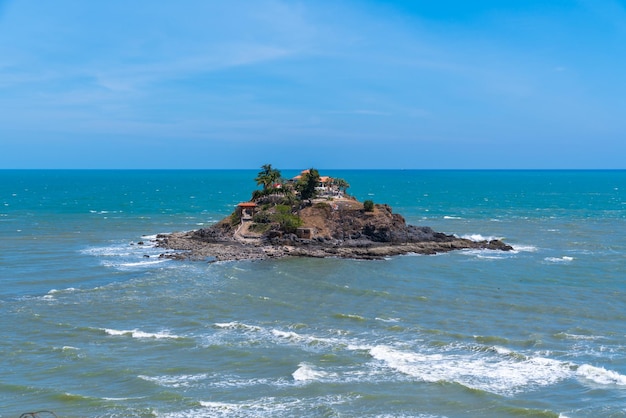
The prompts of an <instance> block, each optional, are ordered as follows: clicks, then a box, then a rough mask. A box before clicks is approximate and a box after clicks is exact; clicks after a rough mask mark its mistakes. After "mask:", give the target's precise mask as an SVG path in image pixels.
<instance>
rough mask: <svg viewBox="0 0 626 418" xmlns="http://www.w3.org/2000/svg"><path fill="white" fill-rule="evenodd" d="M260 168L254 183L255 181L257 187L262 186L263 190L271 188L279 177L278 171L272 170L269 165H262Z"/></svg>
mask: <svg viewBox="0 0 626 418" xmlns="http://www.w3.org/2000/svg"><path fill="white" fill-rule="evenodd" d="M261 168H262V170H261V171H259V174H258V175H257V177H256V178H255V179H254V181H256V184H257V186H260V185H263V190H268V189H271V188H273V187H274V183H276V182H277V181H278V180H279V179H280V177H281V174H280V171H279V170H276V169H275V168H272V165H271V164H264V165H262V166H261Z"/></svg>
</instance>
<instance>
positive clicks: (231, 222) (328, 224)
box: [157, 195, 513, 261]
mask: <svg viewBox="0 0 626 418" xmlns="http://www.w3.org/2000/svg"><path fill="white" fill-rule="evenodd" d="M284 203H285V200H284V197H282V196H276V195H274V196H271V195H270V196H265V197H262V198H259V199H256V201H254V202H245V203H242V204H240V205H239V206H238V208H237V210H236V211H235V212H234V213H233V214H232V215H231V216H229V217H227V218H225V219H223V220H222V221H220V222H218V223H216V224H214V225H212V226H210V227H208V228H203V229H199V230H196V231H190V232H184V233H173V234H167V235H159V236H158V237H157V241H158V245H159V246H160V247H163V248H168V249H173V250H182V252H178V253H174V254H164V255H163V256H164V257H171V258H190V259H211V260H216V261H219V260H240V259H266V258H279V257H285V256H300V257H341V258H353V259H381V258H385V257H389V256H394V255H401V254H408V253H417V254H436V253H441V252H447V251H452V250H460V249H489V250H500V251H510V250H512V249H513V248H512V247H511V246H509V245H507V244H505V243H504V242H502V241H500V240H490V241H480V242H476V241H472V240H469V239H464V238H459V237H456V236H454V235H448V234H444V233H441V232H435V231H433V230H432V229H431V228H430V227H426V226H413V225H407V223H406V221H405V219H404V217H402V216H401V215H399V214H395V213H393V211H392V209H391V207H389V206H388V205H381V204H376V205H374V204H372V202H364V203H365V204H364V203H361V202H358V201H356V200H355V199H353V198H347V197H343V196H339V197H332V198H331V197H326V198H318V199H310V200H308V201H302V200H298V201H296V202H295V203H293V204H291V205H285V204H284ZM368 203H369V204H368Z"/></svg>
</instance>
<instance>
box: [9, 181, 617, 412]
mask: <svg viewBox="0 0 626 418" xmlns="http://www.w3.org/2000/svg"><path fill="white" fill-rule="evenodd" d="M296 173H297V172H296V171H294V172H293V173H291V172H289V171H284V172H283V174H284V175H286V176H289V175H291V174H293V175H295V174H296ZM323 174H328V175H331V176H338V177H342V178H345V179H346V180H348V182H349V183H350V184H351V185H352V186H351V188H350V189H349V192H351V193H352V194H354V195H355V196H356V197H357V198H359V200H365V199H372V200H374V201H375V202H377V203H388V204H389V205H391V206H392V207H393V208H394V211H395V212H396V213H401V214H403V215H404V216H405V217H406V219H407V221H408V222H409V223H411V224H415V225H427V226H431V227H432V228H433V229H435V230H437V231H441V232H445V233H453V234H457V235H459V236H463V237H468V238H471V239H477V240H478V239H485V238H502V239H504V240H505V241H506V242H507V243H510V244H511V245H513V246H514V248H515V250H514V251H512V252H508V253H503V252H493V251H458V252H452V253H447V254H442V255H437V256H411V255H409V256H400V257H392V258H389V259H386V260H378V261H366V260H342V259H307V258H286V259H280V260H264V261H237V262H223V263H222V262H218V263H210V264H209V263H205V262H188V261H176V260H164V259H159V258H158V255H159V253H160V252H161V250H160V249H158V248H154V247H153V245H152V243H153V240H154V238H155V237H156V234H158V233H163V232H172V231H184V230H191V229H197V228H200V227H202V226H206V225H210V224H211V223H213V222H215V221H217V220H219V219H221V218H222V217H224V216H227V215H228V214H230V212H231V211H232V210H233V208H234V206H235V205H236V204H237V203H239V202H240V201H245V200H247V199H248V198H249V196H250V191H251V189H252V188H254V186H255V185H254V180H253V179H254V177H255V176H256V170H249V171H246V170H243V171H192V170H190V171H0V177H1V180H2V181H0V231H1V236H2V237H3V238H4V239H3V240H2V241H0V273H1V274H0V281H1V283H2V287H1V288H0V289H1V290H0V314H1V315H2V335H3V338H2V339H0V350H1V352H0V353H1V356H0V371H1V373H0V416H2V417H16V416H19V415H20V414H21V413H24V412H30V411H36V410H50V411H54V412H55V413H56V414H57V415H58V416H68V417H69V416H76V417H78V416H103V417H114V416H119V417H126V416H155V417H187V416H207V417H214V416H218V417H219V416H229V417H231V416H235V417H236V416H242V417H243V416H246V417H248V416H264V417H269V416H272V417H276V416H278V417H280V416H284V417H290V416H310V417H317V416H328V417H333V416H337V417H339V416H342V417H345V416H355V417H356V416H365V417H377V416H379V417H383V416H405V417H474V416H485V417H507V416H510V417H515V416H540V417H542V416H545V417H559V416H561V417H596V416H612V417H619V416H626V325H624V324H626V293H625V290H626V281H625V277H624V272H625V271H626V259H625V258H624V254H625V253H626V238H625V237H626V172H624V171H358V170H356V171H341V170H328V171H324V172H323ZM140 241H141V242H143V244H142V245H140V244H139V242H140Z"/></svg>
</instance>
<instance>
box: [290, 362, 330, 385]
mask: <svg viewBox="0 0 626 418" xmlns="http://www.w3.org/2000/svg"><path fill="white" fill-rule="evenodd" d="M291 375H292V376H293V380H295V381H296V382H310V381H313V380H320V379H322V378H324V377H326V376H328V373H327V372H323V371H321V370H315V369H314V368H313V367H312V366H311V365H309V364H307V363H300V364H299V365H298V369H297V370H296V371H295V372H293V373H292V374H291Z"/></svg>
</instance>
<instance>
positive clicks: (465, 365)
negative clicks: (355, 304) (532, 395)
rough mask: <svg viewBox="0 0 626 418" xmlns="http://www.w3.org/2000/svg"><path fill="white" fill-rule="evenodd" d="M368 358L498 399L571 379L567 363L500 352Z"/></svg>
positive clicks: (382, 350) (380, 352) (378, 349)
mask: <svg viewBox="0 0 626 418" xmlns="http://www.w3.org/2000/svg"><path fill="white" fill-rule="evenodd" d="M368 351H369V354H370V355H371V356H372V358H374V359H375V360H378V361H380V362H382V363H383V364H385V365H386V366H387V367H389V368H391V369H393V370H396V371H398V372H400V373H403V374H405V375H408V376H411V377H413V378H416V379H418V380H421V381H424V382H440V381H445V382H455V383H458V384H461V385H464V386H466V387H469V388H473V389H478V390H484V391H487V392H492V393H495V394H499V395H513V394H515V393H518V392H520V391H524V390H528V389H532V388H535V387H539V386H548V385H552V384H555V383H557V382H559V381H561V380H563V379H566V378H568V377H570V376H571V373H572V372H571V369H570V365H569V364H568V363H564V362H561V361H557V360H552V359H547V358H542V357H531V358H523V359H520V358H518V357H516V356H512V355H511V353H510V352H508V351H507V350H503V349H500V350H499V351H500V352H499V353H498V352H496V355H495V356H493V355H492V356H489V355H488V354H487V353H467V354H453V353H446V352H438V353H430V352H426V353H419V352H413V351H405V350H400V349H397V348H395V347H391V346H386V345H377V346H373V347H370V348H369V350H368Z"/></svg>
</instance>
